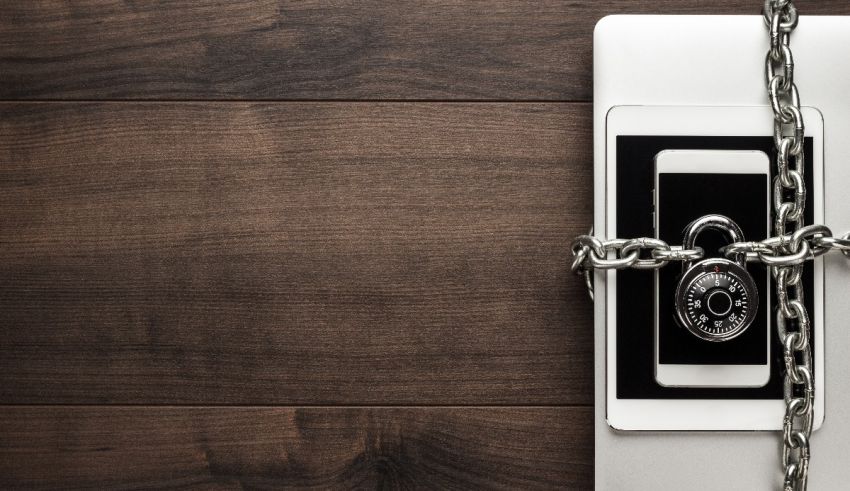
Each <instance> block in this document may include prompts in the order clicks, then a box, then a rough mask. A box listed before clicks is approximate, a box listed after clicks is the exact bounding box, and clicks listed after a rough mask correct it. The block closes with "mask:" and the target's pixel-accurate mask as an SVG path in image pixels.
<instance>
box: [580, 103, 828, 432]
mask: <svg viewBox="0 0 850 491" xmlns="http://www.w3.org/2000/svg"><path fill="white" fill-rule="evenodd" d="M803 115H804V118H805V121H806V131H807V132H806V137H807V142H806V144H807V147H806V148H807V150H808V153H807V161H806V164H807V170H808V174H807V175H806V177H807V181H808V182H809V186H810V187H809V190H810V197H809V205H808V209H809V210H808V213H809V214H810V218H808V219H807V222H808V223H822V222H823V217H824V210H823V119H822V117H821V115H820V113H819V112H818V111H817V110H815V109H813V108H804V109H803ZM772 123H773V114H772V112H771V110H770V108H769V107H672V106H671V107H661V106H618V107H614V108H612V109H611V110H610V111H609V112H608V114H607V118H606V127H605V135H604V138H605V152H606V153H605V159H604V164H605V169H604V172H605V176H606V178H605V180H606V189H605V195H604V198H603V201H604V223H605V230H604V236H605V237H608V238H615V237H623V238H632V237H659V238H662V239H663V240H665V241H667V242H669V243H670V244H671V245H673V244H675V245H678V244H680V243H681V241H677V239H678V236H677V234H678V232H677V231H678V230H680V226H681V223H684V222H683V220H686V219H688V218H689V217H690V216H691V215H694V216H693V217H692V218H698V216H696V215H701V214H706V213H708V212H711V213H721V214H724V215H729V216H731V217H732V218H733V219H735V220H736V221H738V222H740V224H741V225H742V228H743V229H744V230H745V231H746V233H747V240H762V239H764V238H765V237H767V236H769V235H772V225H771V223H772V222H771V218H770V212H771V207H770V206H769V203H770V196H771V192H772V175H773V174H775V169H774V168H775V165H774V164H772V163H771V162H770V161H769V158H771V156H772V155H773V153H774V152H773V145H774V144H773V139H772V135H771V134H770V133H769V132H767V131H766V129H770V128H772V127H773V124H772ZM597 137H598V136H597ZM597 212H599V209H597ZM677 220H678V221H677ZM711 239H712V240H715V241H716V240H718V239H717V237H713V238H711ZM753 268H754V267H753V266H751V267H750V271H751V273H752V274H753V276H754V278H755V279H756V280H757V281H758V282H759V291H760V292H761V293H762V295H761V296H762V297H763V300H762V303H761V306H760V310H761V311H762V314H761V317H760V318H759V319H758V320H757V322H755V323H754V324H753V326H752V327H750V328H749V329H748V331H747V333H746V335H742V336H741V337H740V338H737V339H735V340H734V341H730V342H729V343H714V345H712V343H708V344H705V342H704V341H703V344H701V345H700V344H699V340H695V341H694V342H691V341H689V340H688V339H690V338H688V334H687V333H684V331H683V330H681V329H678V330H677V326H676V325H675V323H674V322H673V320H672V319H671V318H670V317H669V316H667V314H669V313H670V312H671V309H672V307H671V302H672V299H671V298H669V293H668V292H669V290H670V285H671V284H672V283H673V282H675V278H676V277H677V276H678V274H679V273H680V272H681V266H680V265H679V264H675V263H671V265H669V266H667V267H666V268H664V269H663V270H662V271H661V272H660V273H659V274H658V275H656V274H655V273H653V272H649V271H634V270H625V271H619V272H617V271H608V272H598V273H597V280H599V279H604V280H605V281H604V283H603V284H601V285H600V284H599V282H598V281H597V285H599V286H600V287H602V285H604V289H605V295H600V298H601V299H603V300H604V302H605V307H604V311H605V322H604V325H605V329H606V333H605V334H606V376H605V379H606V389H605V390H606V418H607V421H608V424H609V425H610V426H611V427H612V428H614V429H618V430H780V429H781V424H782V418H783V415H784V412H785V405H784V402H783V400H782V377H781V369H782V367H781V358H778V356H777V355H778V353H779V352H778V350H776V349H773V350H771V343H775V342H776V341H775V336H776V334H775V332H774V331H775V329H774V328H773V323H772V317H773V307H772V305H770V297H771V295H772V284H771V283H770V281H769V277H768V274H767V270H766V269H764V268H763V267H762V266H758V265H757V266H755V269H753ZM758 268H762V269H761V270H758ZM811 269H812V272H811V273H809V274H808V279H807V282H808V283H807V284H806V285H807V286H806V288H807V290H809V291H811V292H812V295H809V297H810V302H811V303H812V306H811V307H812V309H811V312H812V327H813V332H814V336H813V338H814V339H813V341H814V364H815V370H814V373H815V383H816V386H817V387H824V385H823V383H824V380H823V372H824V370H823V353H824V343H823V301H822V298H823V263H822V260H816V261H814V265H813V267H812V268H811ZM665 275H666V277H665ZM659 276H661V278H659ZM715 300H717V302H715V303H716V305H714V307H715V308H718V309H722V308H725V304H723V301H725V300H726V299H725V298H718V299H715ZM721 304H722V305H721ZM659 319H660V320H659ZM665 333H666V334H665ZM721 344H726V346H720V345H721ZM823 392H824V391H822V390H820V391H817V392H816V396H815V427H816V428H818V427H820V425H821V424H822V422H823V414H824V394H823Z"/></svg>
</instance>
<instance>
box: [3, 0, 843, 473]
mask: <svg viewBox="0 0 850 491" xmlns="http://www.w3.org/2000/svg"><path fill="white" fill-rule="evenodd" d="M760 3H761V2H760V0H759V1H756V2H741V1H738V0H718V1H714V2H705V1H703V0H655V1H652V2H636V1H634V0H595V1H591V0H584V1H569V0H564V1H554V0H544V1H540V2H507V1H495V2H430V1H429V2H392V3H388V2H376V1H366V2H332V3H331V2H317V1H306V2H292V1H283V0H235V1H231V0H228V1H225V0H206V1H203V0H198V1H193V2H177V1H155V2H154V1H151V2H144V1H132V2H130V1H118V0H81V1H76V2H47V1H39V2H30V1H6V2H0V488H3V489H22V488H23V489H45V488H52V489H67V488H88V489H105V488H106V489H109V488H112V489H115V488H120V489H138V488H168V489H171V488H185V489H256V488H290V489H291V488H312V489H348V488H361V489H362V488H379V489H385V488H389V489H406V488H428V489H434V488H440V489H443V488H445V489H475V488H485V489H553V488H566V489H588V488H591V487H592V484H593V476H592V463H593V432H592V426H591V425H592V407H591V404H592V377H591V373H590V371H591V368H592V353H591V351H592V346H591V344H592V341H591V308H590V304H589V302H588V301H587V300H586V297H585V294H584V291H583V286H582V284H581V281H580V280H579V279H578V278H576V277H574V276H572V275H570V274H569V273H568V263H569V260H570V258H569V252H568V245H569V242H570V240H571V238H572V237H573V236H574V235H575V234H578V233H581V232H584V231H585V230H586V229H587V227H588V225H589V224H590V216H591V206H592V204H591V196H592V190H591V187H592V185H591V166H592V163H591V129H590V124H591V108H590V105H589V104H587V102H588V101H590V98H591V94H592V82H591V76H592V70H591V60H592V52H591V43H592V31H593V26H594V25H595V23H596V21H597V20H598V19H599V18H601V17H602V16H604V15H607V14H616V13H668V14H673V13H690V14H755V13H758V10H759V5H758V4H760ZM797 4H798V6H799V7H800V8H801V10H802V11H803V13H804V14H833V15H840V14H850V2H846V1H845V0H799V1H798V2H797ZM719 35H721V34H719ZM299 101H300V102H299Z"/></svg>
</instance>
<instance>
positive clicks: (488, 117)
mask: <svg viewBox="0 0 850 491" xmlns="http://www.w3.org/2000/svg"><path fill="white" fill-rule="evenodd" d="M590 112H591V111H590V107H589V106H587V105H573V104H440V103H434V104H406V103H381V104H378V103H277V104H275V103H216V104H212V103H91V104H82V103H5V104H0V161H2V162H4V165H3V166H2V167H0V223H2V224H3V226H2V229H0V312H2V316H3V320H2V322H0V339H2V340H3V343H2V344H0V400H2V401H3V402H6V403H26V404H41V403H71V404H79V403H83V404H98V403H118V404H159V403H162V404H291V405H304V404H511V405H514V404H589V403H591V401H592V373H591V372H592V352H591V351H592V348H591V345H592V341H591V339H592V333H591V331H592V329H591V317H592V314H591V305H590V302H589V301H587V298H586V295H585V292H584V290H583V285H582V282H581V281H580V279H579V278H578V277H576V276H574V275H572V274H570V273H569V262H570V259H569V243H570V241H571V239H572V237H573V236H575V235H576V234H578V233H581V232H584V231H586V230H587V228H588V226H589V224H590V220H591V206H592V204H591V193H592V191H591V188H592V186H591V149H590V146H591V142H590V133H591V130H590V127H591V124H590V119H591V118H590Z"/></svg>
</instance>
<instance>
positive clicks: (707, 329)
mask: <svg viewBox="0 0 850 491" xmlns="http://www.w3.org/2000/svg"><path fill="white" fill-rule="evenodd" d="M749 303H750V301H749V297H748V296H747V291H746V290H745V289H744V286H743V285H742V284H741V282H740V281H739V280H738V279H737V278H735V276H733V275H730V274H729V273H723V272H721V273H708V274H705V275H703V276H701V277H700V278H699V279H698V280H696V281H695V282H693V283H692V284H691V286H690V288H689V289H688V292H687V303H686V304H685V305H687V315H688V317H689V318H690V321H691V322H692V323H693V324H694V325H695V326H696V328H697V329H699V330H700V331H702V332H704V333H706V334H708V335H710V336H727V335H729V333H731V332H733V331H735V330H736V329H738V328H740V327H741V324H742V323H743V322H744V320H745V319H746V318H747V311H748V309H749Z"/></svg>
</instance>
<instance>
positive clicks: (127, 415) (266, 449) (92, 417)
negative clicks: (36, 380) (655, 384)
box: [0, 407, 593, 490]
mask: <svg viewBox="0 0 850 491" xmlns="http://www.w3.org/2000/svg"><path fill="white" fill-rule="evenodd" d="M0 435H3V437H2V439H0V487H3V488H4V489H25V488H27V489H32V488H38V489H70V488H74V489H78V488H91V489H115V488H121V489H129V488H133V489H136V488H146V489H149V488H168V489H174V488H182V489H189V488H191V489H259V488H262V489H269V488H287V489H290V488H295V489H412V488H417V489H419V488H421V489H511V490H513V489H555V488H565V489H590V488H591V487H592V486H593V474H592V470H593V425H592V409H591V408H532V409H528V408H525V409H497V408H488V409H483V408H459V409H457V408H456V409H452V408H395V409H358V408H309V409H308V408H214V409H210V408H126V407H124V408H116V407H112V408H104V407H100V408H97V407H71V408H68V407H64V408H63V407H52V408H48V407H3V408H0Z"/></svg>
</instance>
